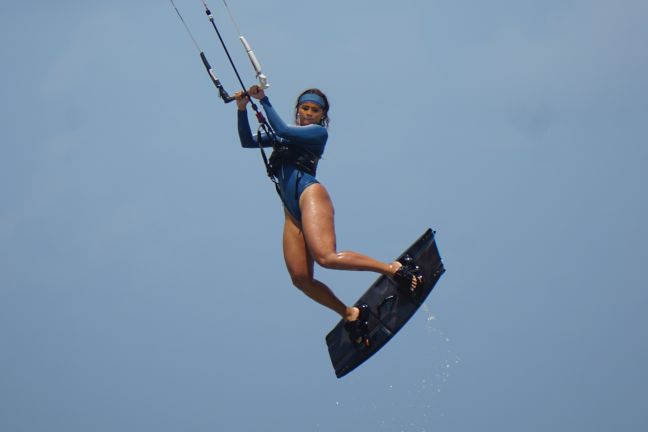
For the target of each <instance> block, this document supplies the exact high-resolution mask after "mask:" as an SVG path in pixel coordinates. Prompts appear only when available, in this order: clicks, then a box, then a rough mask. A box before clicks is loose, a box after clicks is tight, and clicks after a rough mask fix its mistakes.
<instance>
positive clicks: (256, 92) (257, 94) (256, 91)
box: [248, 85, 265, 99]
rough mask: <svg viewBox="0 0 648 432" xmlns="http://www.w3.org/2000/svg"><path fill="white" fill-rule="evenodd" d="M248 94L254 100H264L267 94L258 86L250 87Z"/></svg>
mask: <svg viewBox="0 0 648 432" xmlns="http://www.w3.org/2000/svg"><path fill="white" fill-rule="evenodd" d="M248 94H249V95H250V96H252V97H253V98H254V99H263V98H264V97H265V92H264V91H263V89H262V88H261V87H259V86H258V85H253V86H252V87H250V90H248Z"/></svg>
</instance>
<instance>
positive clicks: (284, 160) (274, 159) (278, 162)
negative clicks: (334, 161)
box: [257, 128, 320, 207]
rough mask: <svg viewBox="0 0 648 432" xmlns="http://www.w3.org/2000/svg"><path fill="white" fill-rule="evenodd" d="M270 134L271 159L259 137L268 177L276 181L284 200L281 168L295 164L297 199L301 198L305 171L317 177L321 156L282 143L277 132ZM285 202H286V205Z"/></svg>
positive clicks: (277, 188) (278, 191)
mask: <svg viewBox="0 0 648 432" xmlns="http://www.w3.org/2000/svg"><path fill="white" fill-rule="evenodd" d="M261 130H262V129H261V128H259V132H261ZM257 136H258V134H257ZM269 136H270V137H271V139H272V154H271V155H270V158H269V159H268V157H267V156H266V154H265V151H264V150H263V147H262V144H261V140H260V139H257V141H258V142H259V150H260V151H261V158H262V159H263V164H264V165H265V167H266V173H267V174H268V177H269V178H270V180H271V181H272V183H274V185H275V190H276V191H277V194H278V195H279V198H281V200H282V202H283V197H282V196H281V191H280V190H279V180H278V175H279V170H280V169H281V168H282V167H283V166H284V165H289V164H290V165H294V166H295V167H296V168H297V177H296V179H295V199H297V198H299V196H298V195H297V193H298V186H299V182H300V180H301V179H302V177H303V175H304V173H308V174H310V175H312V176H313V177H315V175H316V172H317V163H318V162H319V160H320V157H319V156H317V155H316V154H315V153H313V152H311V151H308V150H306V149H302V148H298V147H294V146H287V145H284V144H281V143H280V142H279V140H278V139H277V136H276V134H274V133H273V134H270V135H269ZM285 204H286V203H285V202H284V205H285ZM286 207H288V206H286Z"/></svg>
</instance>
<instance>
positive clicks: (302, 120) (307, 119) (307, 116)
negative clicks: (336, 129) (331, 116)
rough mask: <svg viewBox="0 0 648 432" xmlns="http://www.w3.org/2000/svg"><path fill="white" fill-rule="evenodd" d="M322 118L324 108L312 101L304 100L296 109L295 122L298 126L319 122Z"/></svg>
mask: <svg viewBox="0 0 648 432" xmlns="http://www.w3.org/2000/svg"><path fill="white" fill-rule="evenodd" d="M323 118H324V110H323V109H322V107H321V106H319V105H318V104H316V103H314V102H304V103H303V104H301V105H299V108H298V109H297V123H298V124H299V126H307V125H310V124H319V123H320V122H321V121H322V119H323Z"/></svg>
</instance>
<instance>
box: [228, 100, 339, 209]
mask: <svg viewBox="0 0 648 432" xmlns="http://www.w3.org/2000/svg"><path fill="white" fill-rule="evenodd" d="M260 104H261V106H262V107H263V110H264V111H265V113H266V116H267V117H268V122H269V123H270V126H272V129H273V130H274V132H275V135H276V136H277V140H278V141H279V143H278V144H279V146H281V147H288V148H290V149H292V150H294V151H295V152H296V153H297V154H299V153H302V154H307V155H308V158H309V159H311V160H312V159H313V157H312V156H315V166H316V165H317V159H319V158H321V157H322V154H323V153H324V147H325V146H326V140H327V139H328V131H327V130H326V128H325V127H324V126H320V125H307V126H290V125H287V124H286V123H285V122H284V121H283V120H282V119H281V117H279V114H277V112H276V111H275V109H274V108H273V107H272V104H270V101H269V100H268V98H267V97H264V98H263V99H261V100H260ZM238 133H239V138H240V140H241V146H243V147H245V148H258V147H259V144H260V145H261V147H271V146H273V141H272V138H271V137H269V136H267V135H266V134H265V133H261V134H257V135H255V136H253V135H252V132H251V131H250V123H249V121H248V116H247V111H238ZM271 160H272V158H271ZM298 165H299V164H296V163H295V162H294V160H290V159H288V160H286V159H283V160H281V161H280V162H279V166H276V167H273V175H274V176H275V178H276V180H277V191H278V192H279V196H280V197H281V201H282V202H283V204H284V206H285V207H286V209H287V210H288V212H290V214H291V215H292V216H293V217H294V218H295V219H296V220H297V221H301V211H300V208H299V197H300V196H301V194H302V192H303V191H304V190H305V189H306V188H307V187H308V186H310V185H312V184H314V183H319V182H318V181H317V179H316V178H315V177H314V175H315V172H314V167H313V172H311V173H309V172H305V171H303V170H302V169H301V168H300V167H299V166H298Z"/></svg>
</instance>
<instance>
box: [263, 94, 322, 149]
mask: <svg viewBox="0 0 648 432" xmlns="http://www.w3.org/2000/svg"><path fill="white" fill-rule="evenodd" d="M259 102H260V103H261V106H263V110H264V111H265V112H266V115H267V116H268V121H269V122H270V126H272V128H273V129H274V131H275V132H276V133H277V135H279V136H281V137H283V138H286V139H288V140H290V141H293V140H295V141H299V142H302V143H309V144H310V143H311V142H312V144H313V146H314V147H317V148H320V149H321V147H322V145H323V144H325V143H326V140H327V138H328V131H327V130H326V128H325V127H324V126H320V125H308V126H290V125H288V124H286V122H284V121H283V119H282V118H281V117H280V116H279V114H277V111H275V109H274V108H273V106H272V104H271V103H270V100H269V99H268V97H267V96H264V97H263V98H262V99H261V100H260V101H259Z"/></svg>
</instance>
